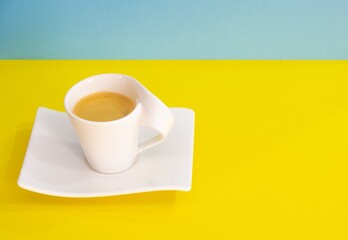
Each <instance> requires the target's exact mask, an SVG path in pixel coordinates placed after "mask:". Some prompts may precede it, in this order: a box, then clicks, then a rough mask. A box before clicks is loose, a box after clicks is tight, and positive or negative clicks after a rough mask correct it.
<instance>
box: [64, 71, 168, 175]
mask: <svg viewBox="0 0 348 240" xmlns="http://www.w3.org/2000/svg"><path fill="white" fill-rule="evenodd" d="M96 92H116V93H121V94H123V95H126V96H128V97H129V98H131V99H132V100H133V101H134V102H135V103H136V106H135V108H134V110H133V111H132V112H131V113H130V114H128V115H127V116H125V117H123V118H120V119H117V120H113V121H107V122H94V121H89V120H85V119H82V118H80V117H78V116H76V115H75V114H74V113H73V111H72V110H73V107H74V106H75V104H76V103H77V102H78V101H79V100H80V99H81V98H83V97H85V96H87V95H89V94H92V93H96ZM64 105H65V110H66V112H67V114H68V116H69V118H70V120H71V122H72V125H73V126H74V128H75V132H76V134H77V136H78V138H79V141H80V144H81V147H82V149H83V151H84V153H85V155H86V158H87V161H88V163H89V165H90V166H91V167H92V168H93V169H94V170H95V171H97V172H101V173H118V172H122V171H124V170H126V169H128V168H129V167H130V166H131V165H132V164H133V163H134V161H135V158H136V156H137V155H138V154H139V153H140V152H142V151H144V150H146V149H148V148H151V147H153V146H155V145H157V144H159V143H161V142H162V141H163V140H164V139H165V138H166V137H167V135H168V133H169V132H170V130H171V128H172V126H173V123H174V119H173V115H172V113H171V111H170V110H169V108H168V107H167V106H166V105H165V104H164V103H163V102H162V101H161V100H159V99H158V98H157V97H156V96H155V95H153V94H152V93H151V92H150V91H149V90H147V89H146V88H145V87H144V86H142V85H141V84H140V83H139V82H138V81H137V80H135V79H134V78H132V77H129V76H126V75H122V74H101V75H96V76H92V77H89V78H87V79H84V80H82V81H80V82H78V83H77V84H75V85H74V86H73V87H72V88H71V89H70V90H69V91H68V92H67V94H66V96H65V99H64ZM140 125H144V126H147V127H150V128H153V129H155V130H156V131H158V135H157V136H155V137H154V138H152V139H150V140H148V141H146V142H145V143H142V144H141V145H138V134H139V133H138V132H139V126H140Z"/></svg>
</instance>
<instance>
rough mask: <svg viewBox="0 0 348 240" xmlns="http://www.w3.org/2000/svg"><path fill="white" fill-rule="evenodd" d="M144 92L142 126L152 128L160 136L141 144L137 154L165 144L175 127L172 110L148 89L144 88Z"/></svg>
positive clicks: (142, 98)
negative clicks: (162, 143)
mask: <svg viewBox="0 0 348 240" xmlns="http://www.w3.org/2000/svg"><path fill="white" fill-rule="evenodd" d="M142 92H143V93H142V97H141V105H142V114H141V118H140V125H142V126H146V127H150V128H152V129H154V130H156V131H157V132H158V134H157V135H156V136H154V137H153V138H151V139H149V140H147V141H146V142H144V143H142V144H140V145H139V146H138V151H137V153H140V152H142V151H144V150H146V149H149V148H151V147H153V146H155V145H157V144H159V143H161V142H163V141H164V140H165V139H166V137H167V135H168V134H169V132H170V130H171V129H172V127H173V125H174V117H173V114H172V112H171V111H170V109H169V108H168V107H167V106H166V105H165V104H164V103H163V102H162V101H161V100H159V99H158V98H157V97H156V96H155V95H153V94H152V93H151V92H149V91H148V90H147V89H145V88H143V91H142Z"/></svg>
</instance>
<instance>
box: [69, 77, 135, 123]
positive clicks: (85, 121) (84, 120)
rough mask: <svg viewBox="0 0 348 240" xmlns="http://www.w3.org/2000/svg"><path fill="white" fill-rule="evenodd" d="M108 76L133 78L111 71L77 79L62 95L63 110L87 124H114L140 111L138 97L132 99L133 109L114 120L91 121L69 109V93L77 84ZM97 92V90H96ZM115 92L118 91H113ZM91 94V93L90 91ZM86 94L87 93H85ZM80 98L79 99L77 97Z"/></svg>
mask: <svg viewBox="0 0 348 240" xmlns="http://www.w3.org/2000/svg"><path fill="white" fill-rule="evenodd" d="M107 75H108V76H110V75H114V76H123V77H128V78H131V79H132V80H133V81H134V79H133V78H132V77H130V76H127V75H124V74H117V73H113V74H98V75H93V76H90V77H88V78H85V79H82V80H80V81H78V82H77V83H75V84H74V85H73V86H72V87H70V88H69V90H68V91H67V92H66V94H65V97H64V108H65V111H66V112H67V113H68V115H70V116H71V117H73V118H75V119H77V120H78V121H81V122H84V123H88V124H95V125H109V124H114V123H116V122H117V123H118V122H123V121H126V120H127V119H128V118H131V117H133V115H134V114H135V113H137V112H139V111H140V109H141V103H140V101H139V98H137V99H135V100H134V99H132V100H134V101H135V107H134V109H133V110H132V111H131V112H130V113H129V114H127V115H126V116H124V117H122V118H118V119H115V120H110V121H92V120H88V119H84V118H81V117H79V116H77V115H76V114H75V113H74V112H73V111H72V109H70V107H69V106H68V105H69V104H68V101H69V99H70V97H71V94H72V91H73V90H74V89H76V88H78V87H79V85H81V84H83V83H84V82H89V81H93V80H94V79H92V78H95V77H102V76H107ZM110 92H115V91H110ZM96 93H97V92H96ZM115 93H118V92H115ZM91 94H92V93H91ZM86 96H87V95H86ZM79 100H80V99H79Z"/></svg>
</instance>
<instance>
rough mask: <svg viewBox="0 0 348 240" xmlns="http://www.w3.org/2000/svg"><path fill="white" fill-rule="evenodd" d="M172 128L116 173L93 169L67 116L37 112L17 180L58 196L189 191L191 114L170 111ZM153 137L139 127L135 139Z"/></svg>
mask: <svg viewBox="0 0 348 240" xmlns="http://www.w3.org/2000/svg"><path fill="white" fill-rule="evenodd" d="M171 111H172V112H173V115H174V118H175V125H174V127H173V129H172V131H171V132H170V134H169V135H168V137H167V139H166V140H165V141H164V142H163V143H161V144H159V145H158V146H155V147H153V148H152V149H149V150H147V151H144V152H143V153H141V154H140V155H139V156H138V157H137V159H136V161H135V163H134V164H133V166H132V167H131V168H130V169H128V170H126V171H124V172H121V173H117V174H101V173H98V172H95V171H93V170H92V169H91V168H90V166H89V165H88V164H87V162H86V160H85V156H84V154H83V152H82V149H81V147H80V145H79V143H78V140H77V137H76V136H75V133H74V130H73V128H72V126H71V124H70V121H69V119H68V117H67V115H66V114H65V113H63V112H58V111H55V110H51V109H47V108H42V107H41V108H39V109H38V111H37V115H36V119H35V123H34V127H33V130H32V133H31V137H30V141H29V145H28V148H27V152H26V155H25V159H24V162H23V166H22V169H21V173H20V175H19V178H18V185H19V186H20V187H22V188H24V189H27V190H30V191H33V192H38V193H42V194H47V195H54V196H60V197H101V196H112V195H120V194H130V193H139V192H149V191H159V190H181V191H189V190H190V189H191V179H192V163H193V139H194V112H193V111H192V110H190V109H185V108H171ZM153 134H154V132H152V131H150V130H149V129H144V128H142V129H141V131H140V141H144V140H145V139H148V138H149V137H151V136H152V135H153Z"/></svg>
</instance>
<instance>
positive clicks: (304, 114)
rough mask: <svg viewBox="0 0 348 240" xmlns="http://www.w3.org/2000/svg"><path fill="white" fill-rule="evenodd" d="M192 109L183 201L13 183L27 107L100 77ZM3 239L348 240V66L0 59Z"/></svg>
mask: <svg viewBox="0 0 348 240" xmlns="http://www.w3.org/2000/svg"><path fill="white" fill-rule="evenodd" d="M109 72H117V73H125V74H128V75H131V76H134V77H135V78H137V79H138V80H139V81H141V82H142V83H143V84H144V85H145V86H147V87H148V88H149V89H150V90H151V91H152V92H154V93H155V94H156V95H157V96H159V97H160V98H161V99H162V100H163V101H164V102H166V103H167V104H168V105H169V106H182V107H188V108H192V109H194V110H195V112H196V134H195V153H194V170H193V186H192V191H191V192H188V193H186V192H171V191H168V192H153V193H142V194H133V195H125V196H115V197H106V198H95V199H64V198H57V197H50V196H44V195H40V194H36V193H31V192H28V191H25V190H22V189H20V188H19V187H17V185H16V181H17V177H18V174H19V171H20V168H21V164H22V161H23V157H24V154H25V150H26V147H27V143H28V139H29V136H30V132H31V128H32V124H33V120H34V117H35V113H36V109H37V107H39V106H46V107H49V108H53V109H57V110H63V98H64V94H65V92H66V91H67V90H68V89H69V87H70V86H72V85H73V84H74V83H76V82H77V81H79V80H81V79H83V78H85V77H88V76H91V75H94V74H99V73H109ZM0 84H1V88H0V107H1V108H0V110H1V119H0V121H1V122H0V123H1V124H0V132H1V138H0V146H1V151H0V154H1V155H0V181H1V182H0V239H16V238H18V239H29V238H32V239H68V238H71V239H348V229H347V227H348V160H347V159H348V147H347V146H348V140H347V139H348V61H0Z"/></svg>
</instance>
